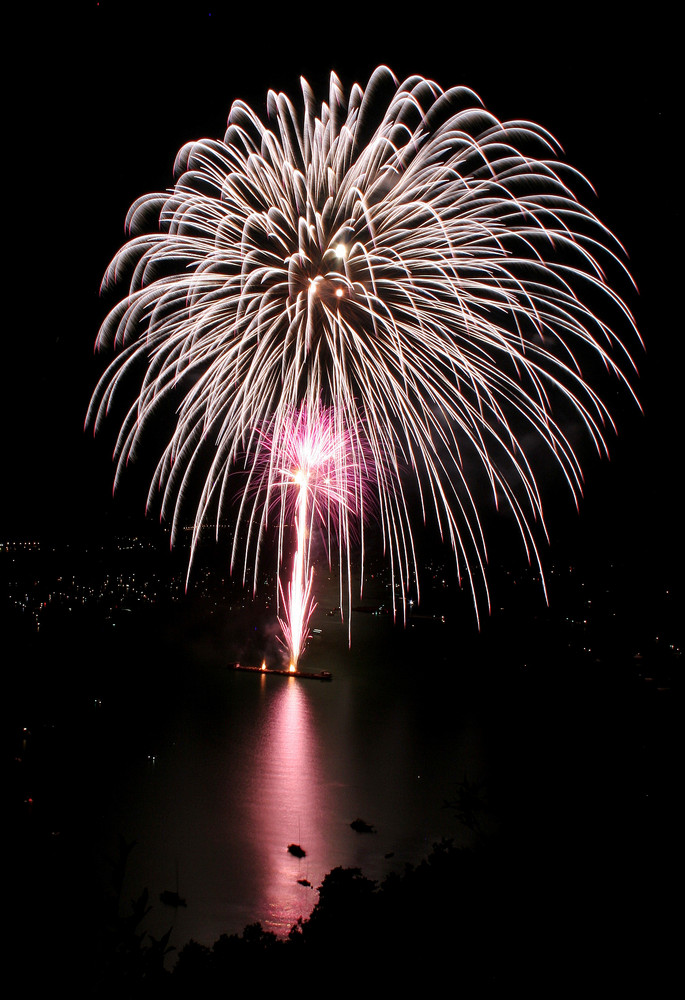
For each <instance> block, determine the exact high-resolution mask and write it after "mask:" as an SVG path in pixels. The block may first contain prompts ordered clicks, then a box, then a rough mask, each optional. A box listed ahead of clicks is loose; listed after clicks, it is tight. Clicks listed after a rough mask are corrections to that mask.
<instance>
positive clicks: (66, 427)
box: [0, 3, 682, 584]
mask: <svg viewBox="0 0 685 1000" xmlns="http://www.w3.org/2000/svg"><path fill="white" fill-rule="evenodd" d="M227 6H228V5H227ZM369 8H370V13H369ZM141 9H142V12H141ZM547 10H549V8H547ZM593 10H594V8H593V7H592V5H588V7H587V8H583V7H579V6H578V5H573V6H572V7H571V6H569V8H568V11H567V12H566V13H564V12H563V10H560V9H559V8H555V11H556V13H555V15H554V20H553V21H552V20H550V19H549V14H545V15H544V16H543V15H540V16H539V17H536V15H535V11H534V8H526V11H527V13H526V18H525V20H521V19H519V16H518V15H516V14H514V13H512V12H510V13H508V14H507V15H505V16H503V17H500V16H499V15H498V16H494V15H493V12H492V11H491V10H488V11H487V13H486V12H485V10H483V11H482V12H480V13H479V12H478V11H475V12H470V13H469V14H467V15H463V14H462V13H461V12H459V11H458V10H457V9H455V13H453V14H451V15H450V17H449V18H448V19H446V20H442V19H441V16H440V14H439V13H433V14H429V13H428V8H422V7H421V6H420V5H419V6H417V7H416V8H415V11H414V13H413V14H411V15H404V16H402V15H399V14H397V15H396V16H395V20H394V21H389V20H388V18H387V16H386V15H385V14H381V13H380V12H377V13H376V12H375V11H376V5H375V4H371V5H365V8H364V13H363V15H362V11H361V8H355V11H354V13H353V14H352V15H351V16H346V13H345V10H344V8H343V6H342V5H334V7H331V8H326V6H325V5H316V6H312V7H311V8H307V7H306V6H297V7H295V6H282V7H281V8H280V10H279V12H278V13H277V14H276V15H267V14H266V13H265V12H264V11H262V10H261V9H259V8H255V10H254V13H252V8H249V10H247V11H246V12H244V13H242V14H239V15H237V16H236V15H234V14H229V13H228V12H227V11H226V10H225V9H224V8H223V7H222V6H219V7H218V8H217V7H212V8H205V7H204V6H202V5H194V7H193V11H192V13H186V14H183V15H181V14H180V13H178V12H177V10H176V8H175V7H174V6H173V5H172V6H168V5H165V4H157V5H153V4H144V5H136V6H135V13H133V12H132V10H128V9H127V7H126V5H121V4H114V3H112V4H108V3H100V4H95V3H84V4H77V5H72V7H71V10H70V11H69V13H68V15H66V16H64V14H63V10H62V9H61V8H60V7H58V6H56V5H55V6H49V7H43V8H40V9H39V10H33V9H28V8H27V12H26V13H25V14H24V15H22V19H21V20H16V21H15V24H14V33H13V36H12V47H13V48H14V49H16V50H18V51H19V66H20V68H19V69H18V70H17V71H16V78H15V80H14V81H13V82H14V89H13V91H12V95H11V98H10V101H9V119H10V120H9V122H8V123H6V157H5V167H6V172H7V180H6V182H5V195H6V198H5V212H6V213H7V214H8V215H9V219H10V226H9V227H8V229H9V232H8V234H7V235H8V239H7V240H6V249H8V250H9V264H10V268H11V270H10V281H9V283H8V284H7V286H6V291H5V301H6V305H7V307H8V309H7V312H6V316H7V315H8V316H9V321H8V322H7V323H6V326H5V338H6V351H5V357H6V358H8V357H9V363H8V362H6V364H5V368H4V375H5V379H4V382H5V391H4V393H3V399H2V404H3V407H4V413H3V418H4V419H3V426H4V428H5V435H4V444H5V449H4V469H5V475H4V489H3V492H2V517H1V519H0V524H1V525H2V532H1V533H2V534H3V535H4V536H6V537H29V536H33V535H40V536H42V537H54V536H61V537H68V536H69V535H70V534H72V533H82V532H84V531H85V532H88V531H91V530H94V531H97V530H99V529H100V528H101V527H102V526H105V527H106V526H107V525H109V523H110V521H111V520H112V519H114V521H121V522H122V523H125V522H126V520H127V519H131V518H133V519H134V518H136V517H137V516H138V515H139V514H140V512H141V511H142V509H143V505H144V500H145V497H144V492H143V491H142V489H140V490H139V484H138V482H137V481H136V480H135V477H132V479H131V486H130V488H126V487H125V488H124V490H123V491H122V496H121V497H120V498H118V499H117V501H116V503H114V504H113V503H112V501H111V497H110V494H111V476H112V470H111V465H110V450H111V445H112V441H113V438H112V435H113V433H114V431H115V428H114V426H112V427H111V428H110V432H111V433H110V434H107V433H105V434H103V435H102V437H101V439H98V440H96V441H95V442H93V440H92V437H91V436H89V435H86V434H84V432H83V419H84V416H85V412H86V408H87V404H88V400H89V397H90V393H91V391H92V389H93V387H94V385H95V382H96V379H97V377H98V375H99V373H100V372H101V370H102V368H103V366H104V359H102V358H100V359H97V358H94V357H93V343H94V340H95V336H96V333H97V329H98V326H99V323H100V322H101V320H102V318H103V317H104V315H105V311H106V303H104V302H103V301H102V300H101V299H100V297H99V282H100V278H101V276H102V273H103V272H104V269H105V267H106V266H107V264H108V262H109V260H110V258H111V256H112V255H113V253H114V252H115V251H116V249H117V247H118V246H119V245H120V244H121V243H122V242H123V240H124V231H123V224H124V217H125V213H126V210H127V209H128V207H129V205H130V204H131V202H132V201H133V200H134V199H135V198H136V197H137V196H138V195H140V194H143V193H145V192H147V191H151V190H163V189H164V188H165V187H167V186H168V185H169V184H170V182H171V177H172V166H173V160H174V156H175V153H176V152H177V150H178V149H179V148H180V147H181V146H182V145H183V143H184V142H185V141H187V140H189V139H194V138H198V137H200V136H205V135H207V136H223V132H224V125H225V120H226V116H227V114H228V111H229V108H230V105H231V102H232V101H233V100H234V99H236V98H241V99H244V100H246V101H247V102H248V103H250V104H251V105H252V106H253V107H255V108H257V109H258V110H259V111H260V112H261V110H262V109H263V107H264V100H265V96H266V92H267V90H268V89H269V88H273V89H276V90H284V91H286V92H287V93H289V94H290V95H291V96H293V97H294V98H295V100H296V103H297V94H298V79H299V76H300V75H304V76H305V77H306V78H307V79H308V80H309V82H310V83H311V84H312V85H313V87H314V89H315V90H316V91H317V93H318V94H319V95H320V96H321V97H322V98H323V97H324V96H325V93H326V89H327V87H326V83H327V76H328V73H329V72H330V70H331V69H334V70H335V71H336V72H337V73H338V74H339V75H340V77H341V79H342V81H343V83H344V85H345V86H346V87H347V88H349V85H351V83H353V82H354V81H355V80H357V81H359V82H360V83H361V84H362V85H363V84H365V82H366V80H367V79H368V76H369V75H370V73H371V71H372V70H373V68H374V67H375V66H376V65H378V64H380V63H386V64H387V65H389V66H390V67H391V68H392V69H393V71H394V72H395V74H396V75H397V76H398V77H399V78H400V79H404V78H405V77H406V76H408V75H411V74H414V73H420V74H423V75H425V76H430V77H432V78H434V79H435V80H436V81H437V82H438V83H440V84H441V85H442V86H450V85H453V84H465V85H468V86H470V87H471V88H473V89H474V90H475V91H476V92H477V93H478V94H479V95H480V96H481V98H482V99H483V101H484V103H485V106H486V107H487V108H488V109H489V110H490V111H492V112H493V113H495V114H496V115H498V116H499V117H500V118H501V119H506V118H527V119H530V120H533V121H537V122H540V123H541V124H542V125H544V126H545V127H547V128H548V129H549V130H550V131H551V132H552V133H553V134H554V135H555V136H556V137H557V139H558V140H559V141H560V142H561V143H562V145H563V147H564V149H565V152H566V156H567V158H568V160H569V161H570V162H571V163H573V164H574V165H575V166H576V167H578V168H579V169H580V170H581V171H582V172H583V173H585V175H586V176H587V177H588V178H589V179H590V180H591V181H592V182H593V184H594V185H595V187H596V189H597V192H598V195H599V200H598V201H597V202H596V203H595V204H593V205H592V207H593V208H595V210H596V211H597V213H598V215H599V216H600V218H601V219H602V220H603V221H604V222H605V223H606V224H607V225H608V226H609V227H610V228H611V229H612V230H613V231H614V232H615V233H616V235H617V236H618V238H619V239H620V240H621V241H622V242H623V244H624V245H625V247H626V249H627V251H628V253H629V256H630V264H629V266H630V268H631V270H632V273H633V275H634V277H635V279H636V282H637V284H638V286H639V289H640V294H639V296H637V295H631V292H630V288H629V287H628V286H627V285H624V286H623V287H622V288H621V289H619V290H620V291H621V293H622V294H624V295H625V297H626V298H627V301H628V303H629V305H630V306H631V307H632V308H633V309H634V312H635V314H636V317H637V321H638V325H639V327H640V330H641V333H642V335H643V338H644V340H645V343H646V352H644V353H643V352H642V350H641V349H640V348H639V347H638V346H637V345H634V344H633V345H631V346H632V350H633V354H634V357H635V358H636V361H637V363H638V366H639V369H640V377H639V379H637V380H636V383H635V384H636V388H637V392H638V394H639V396H640V399H641V401H642V404H643V407H644V416H643V415H641V414H640V413H639V411H638V410H637V408H636V407H635V406H634V405H633V404H631V402H630V400H629V399H628V396H627V394H626V393H620V392H619V390H618V386H616V399H615V401H612V400H611V399H609V400H608V402H609V404H610V406H611V407H612V409H613V412H614V413H615V415H616V418H617V422H618V427H619V436H618V438H616V439H611V437H609V444H610V449H611V453H612V461H611V462H610V463H607V462H603V463H600V462H598V461H597V460H596V459H594V458H592V457H591V456H589V453H588V456H589V457H588V460H587V461H586V462H585V469H586V480H587V488H586V499H585V502H584V504H583V509H582V513H581V516H580V517H578V516H577V515H576V514H575V512H574V509H573V508H572V505H571V502H570V499H569V498H568V497H566V496H564V495H562V491H561V490H559V493H558V495H557V493H556V492H555V491H554V489H552V492H551V498H552V499H551V506H550V509H549V514H550V527H551V530H552V549H553V551H554V549H555V546H556V547H557V549H558V550H559V551H561V550H563V549H565V548H570V549H573V548H574V547H575V546H577V545H578V546H581V547H583V546H584V547H585V548H586V549H589V550H590V551H594V550H595V549H596V548H597V547H599V549H600V551H604V550H606V552H607V553H608V554H609V555H612V554H613V553H619V554H621V555H622V557H623V558H625V559H626V561H627V562H629V563H630V564H632V566H633V567H634V572H635V576H636V584H637V581H638V580H640V579H642V580H643V581H644V580H645V579H649V578H650V577H653V575H654V574H655V573H658V574H662V573H665V574H666V575H667V576H674V575H675V574H676V572H677V567H678V565H679V556H678V551H679V544H678V543H679V540H681V534H680V519H679V517H678V516H677V512H678V510H679V507H680V497H679V488H678V487H677V486H676V475H677V468H678V465H679V462H678V461H677V457H678V454H679V447H678V443H677V440H678V429H679V423H680V407H679V406H678V404H677V400H678V396H679V393H678V389H677V388H676V380H679V379H680V372H681V363H680V361H681V358H680V354H681V329H682V327H681V321H680V309H676V300H677V297H678V291H679V285H678V282H677V278H676V273H675V272H676V261H677V253H676V239H677V238H678V235H679V229H680V223H681V220H682V205H681V202H680V200H679V199H678V196H677V192H678V190H679V187H680V182H679V177H678V176H677V174H678V170H679V165H678V158H677V153H676V149H675V138H674V131H675V130H674V125H675V116H674V114H673V107H674V94H675V88H676V84H675V69H674V50H673V47H672V46H673V44H674V39H675V34H676V32H675V28H674V26H673V24H670V25H669V23H668V21H667V19H666V18H665V17H661V16H660V5H659V4H656V5H655V4H651V5H650V6H649V12H648V14H647V16H646V18H643V19H642V20H640V21H636V20H630V19H626V18H622V19H621V21H620V22H617V23H615V24H611V25H608V24H597V23H595V20H594V18H593V15H592V11H593ZM113 301H114V300H113V299H111V300H110V301H109V304H110V305H111V304H113ZM7 347H9V355H8V354H7ZM153 457H154V456H153Z"/></svg>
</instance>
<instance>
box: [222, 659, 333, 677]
mask: <svg viewBox="0 0 685 1000" xmlns="http://www.w3.org/2000/svg"><path fill="white" fill-rule="evenodd" d="M228 668H229V670H244V671H246V672H247V673H250V674H280V676H281V677H300V678H302V679H303V680H309V681H332V680H333V674H332V673H331V672H330V670H319V671H316V672H313V671H310V670H290V669H287V668H285V667H267V666H266V664H262V666H261V667H248V666H246V665H245V664H244V663H229V665H228Z"/></svg>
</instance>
